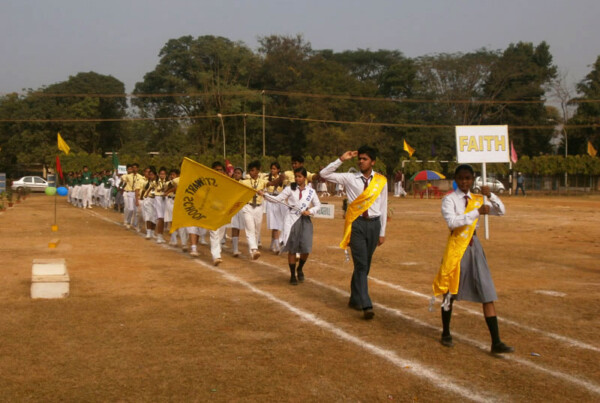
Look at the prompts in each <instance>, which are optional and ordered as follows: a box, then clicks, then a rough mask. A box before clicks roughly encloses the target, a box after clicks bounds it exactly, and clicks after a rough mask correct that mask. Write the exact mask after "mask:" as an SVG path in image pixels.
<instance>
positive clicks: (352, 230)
mask: <svg viewBox="0 0 600 403" xmlns="http://www.w3.org/2000/svg"><path fill="white" fill-rule="evenodd" d="M354 157H358V168H359V170H360V172H358V173H335V171H336V169H338V168H339V167H340V166H341V165H342V163H343V162H344V161H346V160H349V159H352V158H354ZM376 160H377V150H376V149H374V148H372V147H369V146H366V145H365V146H362V147H360V148H359V149H358V151H346V152H345V153H344V154H342V156H341V157H340V158H338V159H337V160H335V161H333V162H332V163H331V164H329V165H327V166H326V167H325V168H323V169H322V170H321V172H320V173H319V174H320V176H321V177H322V178H324V179H325V180H328V181H330V182H335V183H340V184H342V185H344V189H346V193H347V195H348V203H349V204H348V210H347V212H346V215H345V224H344V239H343V240H342V243H341V244H340V246H341V247H342V248H346V247H347V246H348V245H349V246H350V250H351V252H352V260H353V262H354V272H353V274H352V282H351V284H350V301H349V302H348V306H349V307H350V308H353V309H356V310H362V311H363V315H364V318H365V319H373V316H374V315H375V314H374V312H373V304H372V302H371V298H370V297H369V286H368V277H369V271H370V270H371V259H372V257H373V253H374V252H375V248H377V246H381V245H382V244H383V243H384V241H385V227H386V222H387V197H388V194H387V193H388V186H387V179H386V178H385V176H384V175H381V174H379V173H376V172H375V171H374V170H373V167H374V166H375V162H376Z"/></svg>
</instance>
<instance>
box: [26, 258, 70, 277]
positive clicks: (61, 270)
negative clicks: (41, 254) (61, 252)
mask: <svg viewBox="0 0 600 403" xmlns="http://www.w3.org/2000/svg"><path fill="white" fill-rule="evenodd" d="M66 273H67V264H66V262H65V259H33V265H32V266H31V275H32V276H63V275H65V274H66Z"/></svg>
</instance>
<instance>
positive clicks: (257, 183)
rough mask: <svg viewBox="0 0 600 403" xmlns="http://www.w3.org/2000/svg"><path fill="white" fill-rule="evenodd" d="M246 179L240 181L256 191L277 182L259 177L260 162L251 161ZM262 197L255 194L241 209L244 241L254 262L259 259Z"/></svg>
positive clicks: (277, 182) (278, 181)
mask: <svg viewBox="0 0 600 403" xmlns="http://www.w3.org/2000/svg"><path fill="white" fill-rule="evenodd" d="M248 175H249V176H250V177H249V178H248V179H244V180H242V181H241V183H242V184H243V185H246V186H248V187H250V188H252V189H254V190H256V191H259V190H263V189H266V188H267V187H269V186H272V185H277V184H279V183H280V179H279V180H275V181H272V182H269V180H268V179H263V178H261V177H260V161H252V162H251V163H250V164H248ZM262 203H263V197H262V196H261V195H260V194H259V193H256V194H255V195H254V197H253V198H252V200H251V201H250V202H249V203H247V204H246V205H245V206H244V207H243V208H242V216H243V217H244V229H245V231H246V239H247V240H248V248H249V249H250V257H251V258H252V260H256V259H258V258H259V257H260V252H259V251H258V245H259V244H260V242H259V241H260V230H261V226H262V219H263V206H262Z"/></svg>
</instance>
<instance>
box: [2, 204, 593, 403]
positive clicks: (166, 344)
mask: <svg viewBox="0 0 600 403" xmlns="http://www.w3.org/2000/svg"><path fill="white" fill-rule="evenodd" d="M503 200H504V202H505V204H506V208H507V215H506V216H505V217H491V218H490V228H491V231H490V232H491V236H490V240H487V241H486V240H483V230H482V229H480V230H479V234H480V239H481V240H482V243H483V246H484V249H485V251H486V255H487V258H488V261H489V263H490V267H491V270H492V276H493V278H494V281H495V284H496V288H497V291H498V296H499V300H498V301H497V303H496V309H497V311H498V316H499V318H500V333H501V336H502V338H503V340H504V341H505V342H506V343H507V344H510V345H512V346H514V347H515V349H516V352H515V353H514V354H512V355H507V356H505V357H501V358H498V357H495V356H492V355H490V354H489V348H490V340H489V333H488V331H487V327H486V325H485V322H484V320H483V317H482V314H481V306H480V305H477V304H471V303H464V302H461V303H458V304H456V305H455V309H454V315H453V318H452V331H453V335H454V339H455V346H454V347H453V348H450V349H449V348H446V347H443V346H441V345H440V343H439V337H440V333H441V323H440V318H439V316H440V315H439V301H438V304H437V305H436V307H435V309H434V312H429V311H428V309H427V308H428V298H429V297H430V296H431V282H432V280H433V277H434V275H435V273H436V272H437V270H438V267H439V263H440V260H441V257H442V253H443V250H444V246H445V239H446V237H447V234H448V231H447V228H446V226H445V223H444V221H443V220H442V218H441V214H440V200H421V199H397V198H391V199H390V204H391V207H392V208H393V211H394V214H393V216H392V218H391V220H390V222H389V223H388V231H387V234H386V242H385V244H384V245H383V246H381V247H380V248H378V250H377V251H376V252H375V256H374V262H373V266H372V270H371V276H370V284H369V285H370V293H371V298H372V299H373V302H374V303H375V306H374V310H375V315H376V316H375V318H374V320H372V321H365V320H363V319H362V314H361V313H360V312H356V311H353V310H351V309H348V307H347V302H348V295H349V283H350V276H351V272H352V264H351V263H347V262H345V261H344V255H343V253H342V251H341V250H340V249H339V248H337V247H336V245H337V244H338V243H339V240H340V237H341V234H342V225H343V223H342V218H341V212H340V211H339V210H340V206H341V201H340V199H339V198H334V197H332V198H329V199H325V200H324V201H325V202H330V203H334V204H336V209H337V210H338V211H337V212H336V218H335V219H334V220H325V219H321V220H316V219H315V220H314V221H313V222H314V224H315V237H314V249H313V253H312V254H311V256H310V258H309V261H308V263H307V265H306V267H305V273H306V276H307V281H306V282H305V283H303V284H301V285H299V286H297V287H293V286H290V285H289V284H288V283H287V280H288V274H287V273H288V269H287V263H286V259H285V257H284V256H276V255H273V254H271V253H270V252H268V251H265V250H263V256H262V257H261V258H260V259H259V260H258V261H251V260H249V259H248V256H247V255H248V254H247V253H245V254H244V255H243V256H242V257H240V258H237V259H236V258H233V257H232V256H231V253H230V252H231V250H230V249H225V250H224V254H223V258H224V263H223V264H222V265H221V266H219V267H214V266H212V265H211V264H210V262H211V259H210V252H209V250H208V248H207V247H201V248H200V249H201V250H200V252H201V257H200V258H197V259H192V258H190V257H189V256H188V255H186V254H183V253H182V252H181V251H180V250H179V249H173V248H170V247H168V246H161V245H157V244H155V243H154V242H152V241H146V240H144V239H143V238H142V237H141V236H139V235H138V234H136V233H135V232H134V231H130V230H126V229H124V227H123V226H122V225H121V222H122V218H121V216H120V215H118V214H116V213H114V212H112V211H106V210H102V209H98V208H94V209H92V210H81V209H76V208H74V207H72V206H70V205H68V204H67V203H66V201H65V200H64V199H59V204H58V225H59V231H58V233H52V232H51V231H50V227H51V225H52V223H53V214H54V203H53V198H50V197H47V196H44V195H35V196H30V197H28V198H27V200H25V201H24V202H22V203H21V204H18V205H16V206H15V207H14V208H12V209H9V210H8V211H6V212H4V213H0V227H1V228H2V230H1V231H0V252H1V256H2V261H3V263H2V266H1V267H2V274H3V275H2V276H1V279H0V282H1V287H2V290H3V292H2V294H1V296H0V299H1V304H0V323H2V325H1V327H0V329H1V330H0V340H1V341H2V343H1V344H0V372H1V373H2V376H1V377H0V391H1V393H0V400H2V401H44V402H48V401H136V402H137V401H207V400H211V401H246V400H250V401H259V400H261V401H265V400H267V401H273V400H276V401H388V400H397V401H421V402H422V401H426V402H428V401H441V400H450V401H469V400H474V401H540V402H541V401H577V402H581V401H599V400H600V336H599V335H600V320H599V315H598V309H599V308H598V307H599V306H600V291H599V287H600V265H599V264H598V262H599V260H600V243H599V241H598V239H599V238H600V214H599V213H598V211H599V208H600V197H598V196H586V197H556V198H550V197H527V198H516V197H512V198H511V197H504V198H503ZM263 226H264V223H263ZM54 237H58V238H60V244H59V246H58V248H56V249H49V248H48V241H49V240H50V239H51V238H54ZM243 239H244V238H243V236H242V238H241V240H243ZM262 239H263V244H264V245H268V244H269V242H270V238H269V235H268V233H267V231H266V230H263V238H262ZM228 246H229V244H228ZM241 246H242V250H243V251H244V252H246V245H245V243H242V245H241ZM48 257H63V258H65V259H66V261H67V265H68V270H69V273H70V276H71V295H70V296H69V297H68V298H66V299H62V300H31V299H30V297H29V287H30V281H31V263H32V260H33V259H35V258H48Z"/></svg>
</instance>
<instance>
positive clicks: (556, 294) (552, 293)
mask: <svg viewBox="0 0 600 403" xmlns="http://www.w3.org/2000/svg"><path fill="white" fill-rule="evenodd" d="M534 293H536V294H541V295H549V296H551V297H566V296H567V294H565V293H564V292H560V291H551V290H535V291H534Z"/></svg>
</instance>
